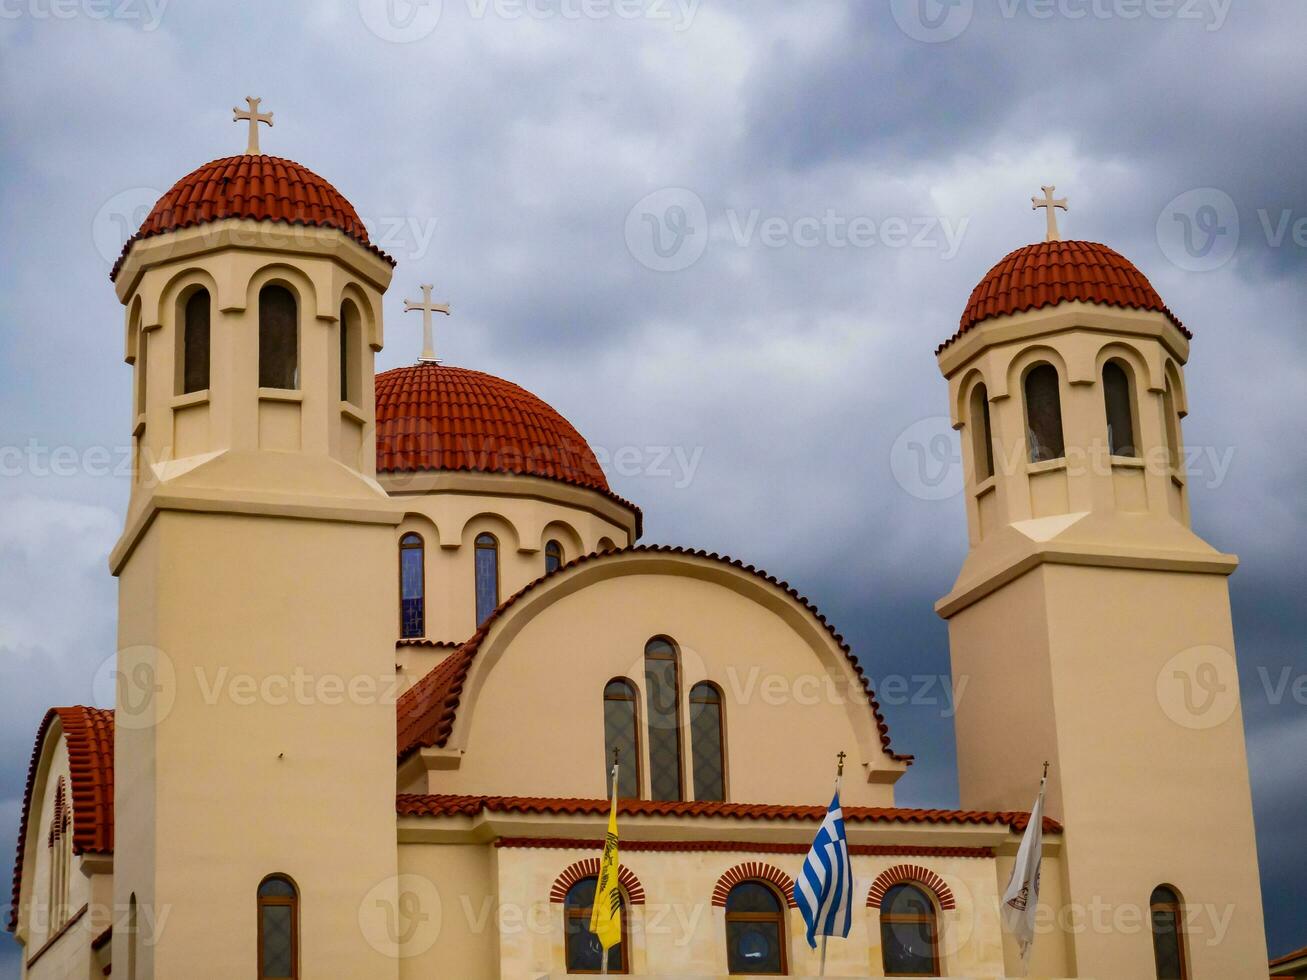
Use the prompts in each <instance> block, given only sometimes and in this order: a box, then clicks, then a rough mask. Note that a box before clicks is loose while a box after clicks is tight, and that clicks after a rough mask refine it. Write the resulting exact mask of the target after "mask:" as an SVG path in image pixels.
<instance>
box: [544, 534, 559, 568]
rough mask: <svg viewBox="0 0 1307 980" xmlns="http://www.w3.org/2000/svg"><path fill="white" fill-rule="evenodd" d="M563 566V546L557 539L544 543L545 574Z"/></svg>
mask: <svg viewBox="0 0 1307 980" xmlns="http://www.w3.org/2000/svg"><path fill="white" fill-rule="evenodd" d="M562 567H563V546H562V545H561V544H559V543H558V542H557V541H550V542H549V543H548V544H547V545H545V574H546V575H548V574H549V573H550V572H556V571H558V570H559V569H560V568H562Z"/></svg>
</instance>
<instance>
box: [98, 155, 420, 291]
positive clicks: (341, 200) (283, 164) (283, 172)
mask: <svg viewBox="0 0 1307 980" xmlns="http://www.w3.org/2000/svg"><path fill="white" fill-rule="evenodd" d="M226 218H249V219H253V220H255V221H274V222H279V223H282V224H288V225H305V226H309V227H314V228H335V229H336V230H337V231H341V232H343V233H344V234H345V235H347V236H349V237H350V238H352V239H353V240H354V241H356V242H358V243H359V244H360V245H362V246H363V247H364V248H366V249H368V250H369V251H370V252H372V253H373V254H375V255H377V256H380V257H381V258H382V259H384V260H385V261H387V262H389V263H390V264H391V265H394V264H395V260H394V259H392V258H391V257H390V256H389V255H387V254H386V253H385V252H383V251H381V249H379V248H377V247H376V246H375V245H373V244H372V242H371V240H370V239H369V238H368V230H367V228H366V227H364V225H363V221H362V219H360V218H359V216H358V213H357V212H356V211H355V210H354V205H352V204H350V203H349V201H347V200H346V199H345V197H344V195H343V194H341V193H340V192H339V191H338V190H336V188H334V187H332V186H331V184H329V183H328V182H327V181H325V180H324V179H323V178H321V177H319V176H318V175H317V174H315V173H314V172H313V171H312V170H309V169H308V168H307V167H302V166H300V165H299V164H298V163H295V162H294V161H293V160H283V159H281V158H280V157H270V156H266V155H260V156H251V155H249V154H241V155H240V156H234V157H224V158H222V159H221V160H212V161H210V162H209V163H206V164H205V165H204V166H202V167H199V168H198V169H196V170H193V171H191V172H190V173H189V174H187V175H186V176H185V177H183V178H182V179H181V180H179V181H177V183H175V184H173V185H172V187H171V188H170V189H169V190H168V192H167V193H166V194H164V195H163V197H161V198H159V201H158V203H157V204H155V206H154V208H153V209H152V210H151V211H150V213H149V214H148V215H147V216H146V218H145V221H143V222H142V223H141V227H140V229H139V230H138V231H137V232H136V234H135V235H133V236H132V237H131V238H129V239H128V240H127V243H126V244H125V245H123V250H122V253H121V254H120V255H119V256H118V261H117V262H115V263H114V266H113V270H112V271H111V272H110V273H109V278H110V279H116V278H117V277H118V271H119V270H120V269H121V268H122V265H123V262H124V261H125V260H126V259H127V253H128V252H130V251H131V249H132V246H133V245H134V244H135V243H136V242H138V241H139V240H141V239H143V238H149V237H151V236H153V235H162V234H164V233H166V232H170V231H177V230H178V229H181V228H193V227H195V226H196V225H202V224H207V223H208V222H211V221H222V220H224V219H226Z"/></svg>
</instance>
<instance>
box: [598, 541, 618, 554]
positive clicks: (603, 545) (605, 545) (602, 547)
mask: <svg viewBox="0 0 1307 980" xmlns="http://www.w3.org/2000/svg"><path fill="white" fill-rule="evenodd" d="M616 550H617V545H615V544H613V539H612V538H600V539H599V553H600V554H607V553H608V552H610V551H616Z"/></svg>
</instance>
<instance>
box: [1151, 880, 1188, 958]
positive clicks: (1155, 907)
mask: <svg viewBox="0 0 1307 980" xmlns="http://www.w3.org/2000/svg"><path fill="white" fill-rule="evenodd" d="M1148 904H1149V908H1150V911H1151V913H1152V920H1153V959H1154V961H1155V962H1156V964H1157V980H1188V977H1189V964H1188V962H1187V959H1186V957H1185V949H1184V907H1183V905H1182V903H1181V902H1180V896H1179V895H1177V894H1176V893H1175V890H1174V889H1172V888H1168V887H1167V886H1166V885H1159V886H1158V887H1157V888H1154V889H1153V896H1152V898H1151V899H1149V902H1148Z"/></svg>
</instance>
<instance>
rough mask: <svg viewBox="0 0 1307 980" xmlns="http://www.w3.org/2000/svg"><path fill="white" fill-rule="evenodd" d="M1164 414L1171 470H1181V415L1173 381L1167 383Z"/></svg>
mask: <svg viewBox="0 0 1307 980" xmlns="http://www.w3.org/2000/svg"><path fill="white" fill-rule="evenodd" d="M1162 414H1163V415H1165V416H1166V418H1165V419H1163V421H1164V422H1165V423H1166V451H1167V455H1168V456H1169V457H1170V460H1171V469H1172V470H1177V471H1178V470H1179V469H1180V413H1179V411H1178V410H1177V409H1176V407H1175V389H1174V388H1172V387H1171V379H1170V378H1168V379H1167V381H1166V389H1165V391H1163V393H1162Z"/></svg>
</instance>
